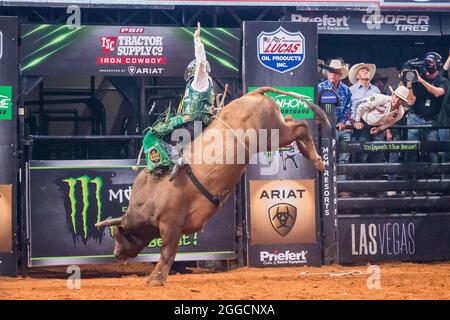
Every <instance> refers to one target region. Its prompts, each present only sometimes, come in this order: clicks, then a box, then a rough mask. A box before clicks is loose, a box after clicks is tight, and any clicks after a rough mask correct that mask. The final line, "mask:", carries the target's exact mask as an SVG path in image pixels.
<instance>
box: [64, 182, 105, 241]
mask: <svg viewBox="0 0 450 320" xmlns="http://www.w3.org/2000/svg"><path fill="white" fill-rule="evenodd" d="M62 181H63V182H65V183H67V185H68V186H69V200H70V210H71V212H70V220H71V223H72V228H73V232H74V234H75V235H76V234H78V231H79V230H77V220H78V217H77V215H78V210H77V204H78V202H77V197H76V190H77V186H78V185H80V186H81V199H82V203H83V209H82V210H81V217H82V221H83V228H82V229H83V230H82V235H83V238H84V239H87V237H88V210H89V207H90V205H89V191H90V190H89V189H90V188H89V186H90V185H91V184H93V185H95V199H96V201H97V219H96V221H97V222H100V221H101V220H102V200H101V196H100V191H101V189H102V187H103V180H102V178H101V177H95V178H91V177H89V176H87V175H84V176H81V177H78V178H68V179H63V180H62Z"/></svg>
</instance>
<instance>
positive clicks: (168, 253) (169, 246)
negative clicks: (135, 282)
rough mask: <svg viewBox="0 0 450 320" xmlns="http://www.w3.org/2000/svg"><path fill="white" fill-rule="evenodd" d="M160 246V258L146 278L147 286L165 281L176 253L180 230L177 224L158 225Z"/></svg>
mask: <svg viewBox="0 0 450 320" xmlns="http://www.w3.org/2000/svg"><path fill="white" fill-rule="evenodd" d="M160 232H161V240H162V243H163V244H162V248H161V258H159V261H158V263H157V264H156V266H155V269H154V270H153V272H152V273H151V274H150V276H149V278H148V281H147V282H148V286H149V287H151V286H155V285H159V286H163V285H164V284H165V283H166V280H167V276H168V275H169V271H170V268H171V267H172V264H173V261H174V260H175V255H176V253H177V247H178V242H179V240H180V236H181V231H180V228H178V227H177V226H168V225H162V226H161V227H160Z"/></svg>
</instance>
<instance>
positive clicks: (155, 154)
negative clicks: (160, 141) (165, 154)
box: [148, 148, 161, 164]
mask: <svg viewBox="0 0 450 320" xmlns="http://www.w3.org/2000/svg"><path fill="white" fill-rule="evenodd" d="M148 158H149V160H150V161H151V162H153V163H155V164H158V163H160V162H161V154H160V153H159V151H158V150H156V149H155V148H152V149H150V151H149V153H148Z"/></svg>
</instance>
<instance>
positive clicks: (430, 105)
mask: <svg viewBox="0 0 450 320" xmlns="http://www.w3.org/2000/svg"><path fill="white" fill-rule="evenodd" d="M440 69H442V58H441V56H440V55H439V54H437V53H435V52H430V53H427V54H426V55H425V58H424V61H423V67H422V68H421V70H420V71H421V72H420V73H422V75H423V77H422V76H421V75H420V73H419V72H418V71H417V69H414V71H415V77H416V80H415V81H414V82H413V83H412V102H413V105H412V108H411V111H410V112H409V114H408V115H407V123H408V125H426V124H433V122H434V121H437V118H438V115H439V112H440V111H441V106H442V102H443V99H444V95H445V93H446V92H447V91H448V87H449V82H448V80H447V79H445V78H444V77H442V75H441V73H440ZM408 85H409V84H408ZM423 134H424V140H428V141H436V140H439V135H438V130H437V129H424V130H423ZM408 140H422V139H421V135H420V130H419V129H410V130H408ZM429 157H430V159H429V160H430V162H437V153H436V152H430V153H429ZM406 161H408V162H415V161H417V153H415V152H410V153H407V155H406Z"/></svg>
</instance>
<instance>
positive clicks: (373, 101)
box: [354, 86, 409, 162]
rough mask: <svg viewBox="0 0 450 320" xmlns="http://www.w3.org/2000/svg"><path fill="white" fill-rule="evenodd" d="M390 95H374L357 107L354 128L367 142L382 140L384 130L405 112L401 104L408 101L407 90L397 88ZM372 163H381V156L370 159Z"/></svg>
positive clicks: (402, 87) (378, 154) (377, 155)
mask: <svg viewBox="0 0 450 320" xmlns="http://www.w3.org/2000/svg"><path fill="white" fill-rule="evenodd" d="M390 89H391V92H392V95H391V96H386V95H382V94H376V95H374V96H371V97H368V98H366V99H364V100H362V101H360V102H359V103H358V105H357V109H356V115H355V123H354V127H355V129H357V130H361V132H360V135H362V136H365V138H367V140H369V141H370V140H373V141H382V140H384V132H383V131H384V130H385V129H387V128H390V127H392V126H393V125H394V124H395V123H396V122H398V121H399V120H400V119H401V118H402V117H403V115H404V114H405V112H406V110H405V108H404V107H403V103H404V102H407V101H408V94H409V90H408V88H406V87H404V86H399V87H398V88H397V89H396V90H395V91H394V90H392V88H390ZM371 158H372V160H374V162H379V161H382V158H383V154H380V153H377V154H376V155H375V156H374V157H371Z"/></svg>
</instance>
